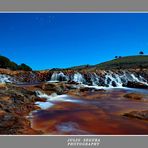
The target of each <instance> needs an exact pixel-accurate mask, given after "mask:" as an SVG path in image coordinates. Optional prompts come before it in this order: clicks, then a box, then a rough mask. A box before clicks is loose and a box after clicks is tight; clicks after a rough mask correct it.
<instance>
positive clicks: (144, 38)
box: [0, 13, 148, 69]
mask: <svg viewBox="0 0 148 148" xmlns="http://www.w3.org/2000/svg"><path fill="white" fill-rule="evenodd" d="M140 50H143V51H144V52H145V54H148V14H142V13H140V14H136V13H133V14H131V13H130V14H128V13H124V14H122V13H112V14H109V13H104V14H103V13H98V14H94V13H90V14H87V13H83V14H79V13H75V14H72V13H61V14H60V13H48V14H47V13H46V14H44V13H41V14H38V13H35V14H29V13H24V14H19V13H14V14H12V13H11V14H9V13H6V14H3V13H1V14H0V54H1V55H4V56H7V57H9V58H10V59H11V60H13V61H15V62H16V63H18V64H20V63H26V64H28V65H30V66H31V67H32V68H33V69H48V68H53V67H63V68H65V67H70V66H76V65H83V64H98V63H100V62H104V61H107V60H110V59H113V58H114V57H115V56H116V55H119V56H127V55H136V54H138V52H139V51H140Z"/></svg>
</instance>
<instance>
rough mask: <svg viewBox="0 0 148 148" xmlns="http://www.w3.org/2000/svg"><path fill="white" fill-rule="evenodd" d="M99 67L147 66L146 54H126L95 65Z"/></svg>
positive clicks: (134, 67) (127, 67)
mask: <svg viewBox="0 0 148 148" xmlns="http://www.w3.org/2000/svg"><path fill="white" fill-rule="evenodd" d="M95 67H96V68H99V69H130V68H132V69H136V68H148V55H138V56H127V57H121V58H118V59H114V60H111V61H107V62H104V63H101V64H98V65H95Z"/></svg>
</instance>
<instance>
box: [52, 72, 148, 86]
mask: <svg viewBox="0 0 148 148" xmlns="http://www.w3.org/2000/svg"><path fill="white" fill-rule="evenodd" d="M51 81H74V82H77V83H80V84H85V85H92V86H107V87H123V85H126V84H127V83H128V81H130V82H140V83H143V84H146V85H148V83H147V80H146V79H145V78H144V77H142V76H140V75H137V74H136V73H134V72H129V71H120V72H113V71H103V74H101V75H99V74H96V73H88V74H82V73H78V72H77V73H74V74H71V75H65V74H64V73H62V72H60V73H53V74H52V77H51Z"/></svg>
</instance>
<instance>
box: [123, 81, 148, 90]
mask: <svg viewBox="0 0 148 148" xmlns="http://www.w3.org/2000/svg"><path fill="white" fill-rule="evenodd" d="M124 86H126V87H130V88H144V89H147V88H148V85H146V84H143V83H140V82H131V81H128V82H127V84H126V85H124Z"/></svg>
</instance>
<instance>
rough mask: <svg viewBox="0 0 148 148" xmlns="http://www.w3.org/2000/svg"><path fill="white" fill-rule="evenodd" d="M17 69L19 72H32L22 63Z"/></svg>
mask: <svg viewBox="0 0 148 148" xmlns="http://www.w3.org/2000/svg"><path fill="white" fill-rule="evenodd" d="M18 69H19V70H25V71H32V69H31V68H30V67H29V66H28V65H26V64H24V63H22V64H21V65H19V66H18Z"/></svg>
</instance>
